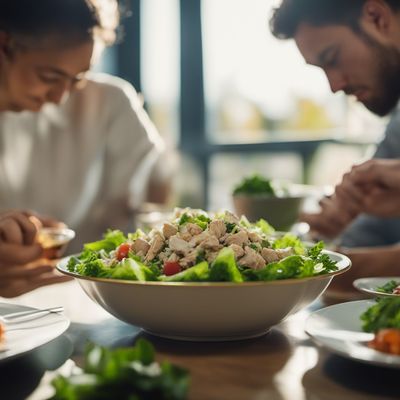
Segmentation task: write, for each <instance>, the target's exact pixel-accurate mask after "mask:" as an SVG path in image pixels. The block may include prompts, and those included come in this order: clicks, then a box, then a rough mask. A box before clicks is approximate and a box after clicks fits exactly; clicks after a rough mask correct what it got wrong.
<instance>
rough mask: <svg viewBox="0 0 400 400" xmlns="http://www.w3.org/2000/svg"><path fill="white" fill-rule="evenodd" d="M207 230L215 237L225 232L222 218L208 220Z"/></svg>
mask: <svg viewBox="0 0 400 400" xmlns="http://www.w3.org/2000/svg"><path fill="white" fill-rule="evenodd" d="M208 231H209V232H210V233H211V235H213V236H215V237H216V238H217V239H220V238H221V237H222V236H224V235H225V233H226V225H225V222H224V221H222V220H215V221H212V222H210V224H209V225H208Z"/></svg>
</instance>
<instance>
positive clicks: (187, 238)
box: [178, 230, 193, 242]
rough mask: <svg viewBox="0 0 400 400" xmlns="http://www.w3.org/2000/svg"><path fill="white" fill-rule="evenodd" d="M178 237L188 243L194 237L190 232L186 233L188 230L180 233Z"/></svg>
mask: <svg viewBox="0 0 400 400" xmlns="http://www.w3.org/2000/svg"><path fill="white" fill-rule="evenodd" d="M178 236H179V237H180V238H181V239H183V240H184V241H186V242H190V240H191V239H192V237H193V236H192V235H191V234H190V233H189V232H188V231H186V230H184V231H182V232H179V233H178Z"/></svg>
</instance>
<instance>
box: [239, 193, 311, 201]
mask: <svg viewBox="0 0 400 400" xmlns="http://www.w3.org/2000/svg"><path fill="white" fill-rule="evenodd" d="M307 196H308V195H307V194H295V195H293V196H291V195H288V196H275V195H271V194H262V193H254V194H252V193H238V194H232V197H233V198H239V199H240V198H246V199H257V200H267V199H268V200H272V199H274V200H288V199H290V200H302V199H305V198H306V197H307Z"/></svg>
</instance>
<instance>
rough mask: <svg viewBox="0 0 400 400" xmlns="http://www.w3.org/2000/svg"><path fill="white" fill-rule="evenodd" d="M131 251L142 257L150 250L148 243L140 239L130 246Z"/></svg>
mask: <svg viewBox="0 0 400 400" xmlns="http://www.w3.org/2000/svg"><path fill="white" fill-rule="evenodd" d="M131 249H132V251H133V252H134V253H135V254H137V255H138V256H141V257H144V256H146V254H147V252H148V251H149V249H150V245H149V243H147V242H146V241H145V240H144V239H142V238H137V239H136V240H135V241H134V242H133V243H132V246H131Z"/></svg>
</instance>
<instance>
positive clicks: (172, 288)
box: [57, 251, 351, 341]
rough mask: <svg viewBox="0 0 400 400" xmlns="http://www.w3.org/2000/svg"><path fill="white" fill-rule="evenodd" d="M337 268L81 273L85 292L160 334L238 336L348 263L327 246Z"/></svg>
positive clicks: (249, 333) (319, 287) (304, 300)
mask: <svg viewBox="0 0 400 400" xmlns="http://www.w3.org/2000/svg"><path fill="white" fill-rule="evenodd" d="M325 252H326V253H327V254H329V256H330V257H331V258H332V259H333V260H334V261H336V262H337V265H338V268H339V269H338V271H336V272H333V273H330V274H326V275H322V276H315V277H311V278H304V279H285V280H279V281H269V282H245V283H230V282H204V283H197V282H196V283H181V282H137V281H127V280H116V279H102V278H91V277H85V276H80V275H78V274H75V273H71V272H69V271H68V270H67V263H68V259H63V260H61V262H60V263H59V264H58V266H57V268H58V270H59V271H61V272H62V273H64V274H66V275H69V276H73V277H74V278H76V279H77V280H78V282H79V284H80V285H81V287H82V288H83V290H84V291H85V292H86V294H87V295H88V296H89V297H90V298H91V299H92V300H93V301H94V302H96V303H97V304H99V305H100V306H102V307H103V308H104V309H105V310H107V311H108V312H109V313H110V314H112V315H114V316H115V317H117V318H119V319H120V320H122V321H125V322H128V323H130V324H132V325H136V326H139V327H141V328H143V329H144V330H145V331H147V332H149V333H152V334H154V335H157V336H162V337H166V338H172V339H180V340H201V341H218V340H239V339H245V338H252V337H257V336H261V335H263V334H265V333H266V332H268V330H269V329H270V328H271V327H272V326H273V325H276V324H278V323H279V322H281V321H282V320H284V319H285V318H286V317H288V316H289V315H291V314H294V313H295V312H297V311H299V310H301V309H303V308H304V307H306V306H307V305H309V304H310V303H312V302H313V301H314V300H315V299H317V297H318V296H320V295H321V294H322V293H323V291H324V290H325V289H326V287H327V286H328V285H329V283H330V281H331V280H332V278H333V277H334V276H335V275H338V274H341V273H343V272H345V271H346V270H347V269H349V268H350V265H351V262H350V260H349V258H347V257H346V256H344V255H342V254H339V253H334V252H332V251H325Z"/></svg>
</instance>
